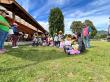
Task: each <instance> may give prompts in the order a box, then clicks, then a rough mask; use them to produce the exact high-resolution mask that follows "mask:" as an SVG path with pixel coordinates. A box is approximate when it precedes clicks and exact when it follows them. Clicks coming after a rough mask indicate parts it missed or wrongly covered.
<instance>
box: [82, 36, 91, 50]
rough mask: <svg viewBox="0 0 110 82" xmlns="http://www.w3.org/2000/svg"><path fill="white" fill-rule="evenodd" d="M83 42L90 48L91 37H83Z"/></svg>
mask: <svg viewBox="0 0 110 82" xmlns="http://www.w3.org/2000/svg"><path fill="white" fill-rule="evenodd" d="M83 42H84V44H85V48H90V38H89V36H86V37H83Z"/></svg>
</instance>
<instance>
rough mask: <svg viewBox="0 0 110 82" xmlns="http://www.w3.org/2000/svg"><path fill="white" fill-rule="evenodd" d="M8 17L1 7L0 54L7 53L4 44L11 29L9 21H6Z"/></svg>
mask: <svg viewBox="0 0 110 82" xmlns="http://www.w3.org/2000/svg"><path fill="white" fill-rule="evenodd" d="M6 15H8V13H7V11H6V9H5V8H4V7H2V6H0V54H2V53H5V52H6V49H4V42H5V40H6V38H7V35H8V32H9V28H10V25H9V23H8V21H7V20H6V19H5V17H6Z"/></svg>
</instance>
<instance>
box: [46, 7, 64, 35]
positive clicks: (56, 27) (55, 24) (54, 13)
mask: <svg viewBox="0 0 110 82" xmlns="http://www.w3.org/2000/svg"><path fill="white" fill-rule="evenodd" d="M48 22H49V32H50V34H51V35H52V36H53V34H54V33H56V32H59V31H62V32H63V33H64V16H63V14H62V11H61V10H60V8H53V9H51V11H50V15H49V19H48Z"/></svg>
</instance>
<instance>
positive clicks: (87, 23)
mask: <svg viewBox="0 0 110 82" xmlns="http://www.w3.org/2000/svg"><path fill="white" fill-rule="evenodd" d="M84 23H85V24H86V25H88V26H89V27H91V29H92V33H91V36H92V38H93V37H94V36H95V35H96V34H97V30H96V27H95V26H94V24H93V22H92V21H90V20H85V22H84Z"/></svg>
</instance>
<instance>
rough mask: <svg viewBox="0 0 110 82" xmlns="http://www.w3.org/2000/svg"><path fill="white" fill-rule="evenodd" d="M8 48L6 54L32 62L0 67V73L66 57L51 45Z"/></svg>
mask: <svg viewBox="0 0 110 82" xmlns="http://www.w3.org/2000/svg"><path fill="white" fill-rule="evenodd" d="M8 49H9V52H8V53H7V54H8V55H12V56H15V57H18V58H22V59H23V60H29V61H34V62H33V63H31V64H26V65H20V66H16V67H8V68H3V67H0V72H1V73H3V72H5V71H10V70H13V71H14V70H19V69H24V68H26V67H30V66H33V65H36V64H38V63H40V62H43V61H47V60H55V59H60V58H64V57H68V56H67V54H65V53H64V52H60V51H59V50H58V49H56V48H51V47H40V48H37V47H36V48H33V47H32V48H28V47H26V46H21V47H20V48H18V49H11V48H9V47H8ZM87 52H88V50H86V51H85V52H83V53H81V55H84V54H85V53H87ZM71 56H72V55H71ZM71 56H70V57H71ZM77 56H80V55H77Z"/></svg>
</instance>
